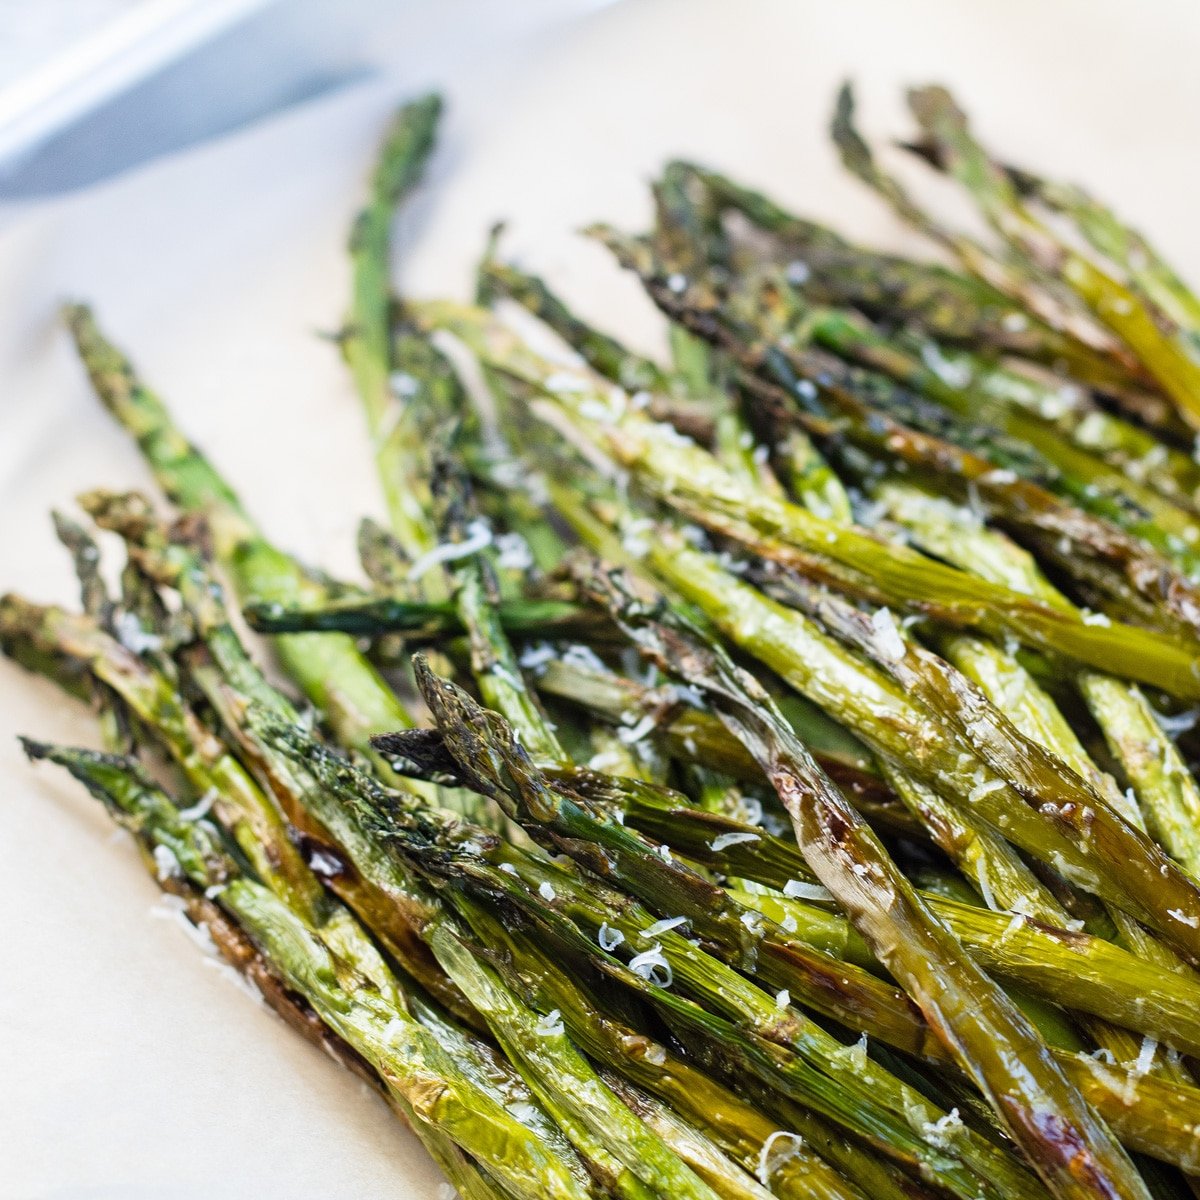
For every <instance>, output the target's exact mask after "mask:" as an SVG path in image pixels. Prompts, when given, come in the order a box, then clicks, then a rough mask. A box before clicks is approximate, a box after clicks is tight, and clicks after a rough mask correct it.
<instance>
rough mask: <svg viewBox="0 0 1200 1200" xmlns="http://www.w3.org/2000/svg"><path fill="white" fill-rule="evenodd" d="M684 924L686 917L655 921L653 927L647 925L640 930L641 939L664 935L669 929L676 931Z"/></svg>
mask: <svg viewBox="0 0 1200 1200" xmlns="http://www.w3.org/2000/svg"><path fill="white" fill-rule="evenodd" d="M686 922H687V917H663V919H662V920H661V921H655V922H654V924H653V925H647V926H646V928H645V929H643V930H642V937H648V938H655V937H658V935H659V934H660V933H666V932H668V931H669V930H671V929H678V928H679V926H680V925H683V924H685V923H686Z"/></svg>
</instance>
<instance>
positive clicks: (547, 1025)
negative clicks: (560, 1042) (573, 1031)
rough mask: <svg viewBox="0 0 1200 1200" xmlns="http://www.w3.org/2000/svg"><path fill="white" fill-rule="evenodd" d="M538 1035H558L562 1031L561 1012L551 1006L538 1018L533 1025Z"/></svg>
mask: <svg viewBox="0 0 1200 1200" xmlns="http://www.w3.org/2000/svg"><path fill="white" fill-rule="evenodd" d="M533 1032H534V1033H536V1034H537V1035H538V1037H558V1036H559V1035H560V1034H561V1033H562V1032H563V1022H562V1013H560V1012H559V1011H558V1009H557V1008H552V1009H551V1010H550V1011H549V1012H548V1013H546V1015H545V1016H544V1017H540V1018H539V1019H538V1023H537V1024H536V1025H535V1026H534V1027H533Z"/></svg>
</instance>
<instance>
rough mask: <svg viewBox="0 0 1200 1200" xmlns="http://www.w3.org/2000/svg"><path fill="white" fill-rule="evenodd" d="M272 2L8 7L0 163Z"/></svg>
mask: <svg viewBox="0 0 1200 1200" xmlns="http://www.w3.org/2000/svg"><path fill="white" fill-rule="evenodd" d="M276 2H277V0H139V2H137V3H124V4H120V5H116V4H110V5H107V6H104V7H103V8H101V9H100V10H99V11H97V6H96V5H94V4H92V5H87V4H80V3H78V2H72V0H42V3H41V4H39V5H38V6H37V8H36V9H31V8H30V7H29V6H28V5H26V4H15V5H13V6H12V8H11V10H10V12H9V13H8V15H7V21H6V23H7V24H8V25H9V26H10V28H9V31H8V32H9V33H10V35H11V38H10V41H11V43H12V44H13V45H12V46H11V47H10V48H9V53H10V54H13V55H14V58H16V56H17V54H18V52H19V55H20V57H19V59H17V61H15V62H13V63H12V64H11V65H12V66H13V67H16V68H17V73H16V74H15V77H13V78H11V79H5V81H4V83H3V86H0V164H5V165H6V166H11V164H12V163H14V162H19V161H20V160H22V159H23V158H24V157H26V156H27V155H28V154H29V153H30V152H31V151H32V150H33V149H34V148H36V147H37V146H38V145H39V144H40V143H42V142H44V141H45V140H46V139H47V138H49V137H52V136H53V135H54V134H56V133H58V132H59V131H61V130H62V129H64V128H66V127H67V126H69V125H70V124H71V123H72V122H73V121H76V120H78V119H79V117H80V116H82V115H83V114H84V113H87V112H88V111H90V110H93V109H95V108H97V107H99V106H100V105H102V104H104V103H105V102H106V101H108V100H111V99H112V98H113V97H114V96H117V95H120V94H121V93H122V92H125V91H127V90H128V89H129V88H131V87H134V86H136V85H137V84H138V83H140V82H141V81H143V80H145V79H146V78H148V77H150V76H152V75H154V74H155V73H157V72H159V71H161V70H163V69H164V68H165V67H167V66H168V65H169V64H170V63H172V62H174V61H177V60H178V59H180V58H182V57H184V56H186V55H187V54H189V53H191V52H192V51H194V50H195V49H196V48H197V47H198V46H200V45H202V44H203V43H205V42H207V41H209V40H210V39H211V38H213V37H215V36H217V35H218V34H220V33H221V32H223V31H224V30H227V29H228V28H229V27H230V26H232V25H235V24H237V23H238V22H240V21H242V20H244V19H245V18H247V17H248V16H250V15H251V13H253V12H254V11H256V10H259V9H262V8H264V7H266V6H268V5H270V4H274V3H276ZM80 26H82V27H83V36H82V37H78V36H77V37H76V38H75V39H74V40H72V38H71V36H70V33H69V32H68V31H72V30H73V31H76V32H78V30H79V28H80ZM47 41H52V42H57V43H58V44H57V45H52V46H50V47H47V46H46V42H47ZM30 59H33V60H35V61H33V62H30V61H29V60H30ZM22 60H23V61H22ZM21 68H25V69H24V70H21Z"/></svg>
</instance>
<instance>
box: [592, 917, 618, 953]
mask: <svg viewBox="0 0 1200 1200" xmlns="http://www.w3.org/2000/svg"><path fill="white" fill-rule="evenodd" d="M624 940H625V935H624V934H623V933H622V932H621V931H620V930H619V929H611V928H609V925H608V922H607V921H605V922H603V923H602V924H601V926H600V932H599V933H597V934H596V941H597V942H599V943H600V949H601V950H607V951H608V952H609V954H611V953H612V952H613V951H614V950H615V949H616V948H617V947H618V946H619V945H620V944H621V943H622V942H623V941H624Z"/></svg>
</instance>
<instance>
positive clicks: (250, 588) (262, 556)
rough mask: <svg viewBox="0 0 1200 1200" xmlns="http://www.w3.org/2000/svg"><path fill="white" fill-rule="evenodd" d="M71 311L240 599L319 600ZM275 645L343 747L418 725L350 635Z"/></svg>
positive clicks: (96, 368) (79, 313)
mask: <svg viewBox="0 0 1200 1200" xmlns="http://www.w3.org/2000/svg"><path fill="white" fill-rule="evenodd" d="M65 317H66V320H67V324H68V327H69V328H70V330H71V334H72V336H73V337H74V339H75V343H76V347H77V349H78V351H79V354H80V357H81V358H82V360H83V362H84V365H85V366H86V368H87V370H88V374H89V376H90V377H91V380H92V386H93V387H94V388H95V390H96V394H97V396H98V397H99V398H100V400H101V402H102V403H103V404H104V406H105V407H106V408H107V409H108V410H109V412H111V413H112V414H113V416H114V417H116V419H117V420H118V421H119V422H120V424H121V425H122V426H123V427H124V428H125V429H126V430H127V431H128V432H129V433H130V434H131V435H132V436H133V437H134V438H135V439H136V440H137V443H138V445H139V447H140V448H141V450H142V453H143V454H144V455H145V457H146V460H147V462H148V463H149V464H150V466H151V468H152V469H153V471H154V473H155V476H156V478H157V480H158V483H159V485H160V486H161V487H162V489H163V491H164V492H165V493H166V495H167V496H168V498H169V499H170V500H171V501H172V502H173V503H174V504H175V505H177V506H178V507H179V508H180V509H182V510H183V511H185V512H193V513H201V514H203V515H204V517H205V519H206V520H207V522H208V524H209V527H210V529H211V531H212V536H213V546H214V550H215V554H216V557H217V560H218V561H219V562H220V563H221V564H222V565H223V566H224V567H226V568H227V569H228V570H229V572H230V574H231V576H232V577H233V580H234V583H235V586H236V588H237V590H238V592H239V594H240V595H241V596H242V598H243V599H245V600H250V599H255V600H262V601H266V602H276V603H282V604H295V603H305V602H307V603H310V604H311V603H314V602H316V601H317V600H320V599H323V598H324V589H322V588H321V587H320V586H319V585H317V584H315V583H314V582H313V581H312V580H311V579H309V578H308V577H307V576H306V575H305V572H304V571H303V570H302V569H301V568H300V567H299V565H298V564H297V563H296V562H295V560H294V559H292V558H290V557H289V556H288V555H286V554H285V553H283V552H282V551H281V550H279V549H277V548H276V547H275V546H273V545H272V544H271V543H270V542H268V541H267V540H266V539H265V538H264V537H263V536H262V535H261V534H260V533H259V532H258V530H257V529H256V528H255V526H254V525H253V523H252V522H251V520H250V518H249V517H248V516H247V515H246V513H245V510H244V509H243V508H242V505H241V502H240V501H239V500H238V498H237V496H236V495H235V494H234V492H233V490H232V489H231V488H230V486H229V485H228V484H227V483H226V482H225V480H224V479H223V478H222V477H221V476H220V474H219V473H218V472H217V471H216V470H215V468H214V467H213V466H212V465H211V463H209V461H208V460H207V459H206V458H205V457H204V455H203V454H202V453H201V452H200V451H199V450H198V449H197V448H196V447H195V446H194V445H192V443H191V442H189V441H188V440H187V438H186V437H185V436H184V434H183V433H182V431H181V430H180V429H179V428H178V427H177V426H176V425H175V423H174V421H173V420H172V418H171V415H170V413H169V412H168V411H167V409H166V407H165V406H164V404H163V403H162V401H161V400H160V399H159V397H158V396H157V395H155V393H154V392H152V391H151V390H150V389H149V388H148V387H147V386H146V385H145V384H144V383H142V382H141V380H139V379H138V377H137V375H136V374H135V373H134V370H133V367H132V366H131V365H130V363H129V361H128V360H127V359H126V358H125V357H124V355H122V354H121V352H120V351H119V350H117V348H116V347H115V346H113V345H112V344H111V343H110V342H108V341H107V340H106V339H105V337H104V336H103V334H102V333H101V332H100V330H99V329H98V327H97V325H96V322H95V320H94V318H93V317H92V314H91V312H90V310H88V309H87V308H86V307H84V306H82V305H73V306H70V307H68V308H67V310H66V312H65ZM276 648H277V650H278V652H279V655H280V658H281V659H282V661H283V664H284V666H285V667H286V668H287V670H288V673H289V674H290V675H291V676H292V677H293V678H294V679H295V680H296V682H297V683H298V684H299V686H300V687H301V688H302V689H303V690H304V692H305V693H306V694H307V695H308V697H309V698H310V699H311V700H312V702H313V704H314V705H316V706H317V707H318V708H319V709H321V710H322V711H323V712H324V713H326V715H327V716H328V718H329V720H330V722H331V723H332V724H333V726H334V727H335V729H336V730H337V731H338V734H339V736H341V737H342V738H344V739H345V741H346V742H347V744H349V745H351V746H356V747H359V748H364V749H366V748H367V746H368V743H367V739H368V738H369V737H370V735H371V734H372V733H376V732H379V731H381V730H384V729H394V728H397V727H399V726H409V725H411V724H412V721H411V719H410V718H409V715H408V713H407V712H406V711H405V709H404V708H403V706H402V705H401V704H400V701H399V700H398V699H397V697H396V696H395V694H394V693H393V692H392V691H391V690H390V689H389V688H388V687H387V686H386V684H384V682H383V680H382V679H381V678H380V677H379V675H378V674H377V672H376V671H375V669H374V668H373V667H372V666H371V665H370V664H369V663H368V662H367V661H366V659H365V658H364V657H363V656H362V655H361V654H360V653H359V652H358V649H357V647H356V646H355V645H354V642H353V639H351V638H349V637H345V636H341V635H338V636H315V635H308V634H295V635H290V636H289V637H286V638H280V639H278V640H277V641H276Z"/></svg>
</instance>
